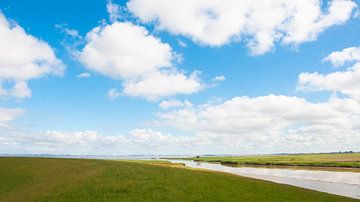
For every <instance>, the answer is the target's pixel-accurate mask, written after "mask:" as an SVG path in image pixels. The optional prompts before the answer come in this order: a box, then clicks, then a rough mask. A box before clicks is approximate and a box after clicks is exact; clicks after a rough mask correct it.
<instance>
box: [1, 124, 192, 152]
mask: <svg viewBox="0 0 360 202" xmlns="http://www.w3.org/2000/svg"><path fill="white" fill-rule="evenodd" d="M193 140H194V139H193V138H191V137H187V136H173V135H170V134H163V133H161V132H157V131H153V130H151V129H134V130H132V131H130V133H129V134H128V135H103V134H99V133H98V132H96V131H77V132H68V131H45V132H32V133H31V132H27V133H26V134H25V133H24V132H19V131H8V132H7V133H4V134H0V153H11V152H15V153H36V154H39V153H46V154H98V155H99V154H110V155H113V154H164V153H169V151H170V150H171V152H172V153H178V154H179V153H181V151H186V149H187V148H189V146H192V145H198V143H197V142H196V141H193ZM184 149H185V150H184ZM188 151H191V150H188Z"/></svg>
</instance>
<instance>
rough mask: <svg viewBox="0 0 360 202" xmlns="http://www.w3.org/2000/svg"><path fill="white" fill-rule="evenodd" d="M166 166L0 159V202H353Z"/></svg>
mask: <svg viewBox="0 0 360 202" xmlns="http://www.w3.org/2000/svg"><path fill="white" fill-rule="evenodd" d="M154 164H155V165H154ZM169 165H170V164H169V163H167V162H137V161H135V162H124V161H106V160H85V159H46V158H0V201H2V202H3V201H14V202H21V201H106V202H107V201H355V200H354V199H350V198H345V197H341V196H335V195H330V194H326V193H321V192H316V191H311V190H306V189H301V188H297V187H292V186H287V185H281V184H276V183H271V182H266V181H261V180H255V179H250V178H244V177H240V176H235V175H230V174H224V173H217V172H210V171H209V172H208V171H200V170H193V169H187V168H184V167H182V166H181V165H179V164H177V165H175V167H173V166H174V165H171V166H169Z"/></svg>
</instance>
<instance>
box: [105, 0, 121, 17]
mask: <svg viewBox="0 0 360 202" xmlns="http://www.w3.org/2000/svg"><path fill="white" fill-rule="evenodd" d="M106 11H107V12H108V14H109V19H110V22H116V21H117V20H119V19H120V6H119V5H117V4H114V3H113V2H112V1H111V0H109V1H108V2H107V4H106Z"/></svg>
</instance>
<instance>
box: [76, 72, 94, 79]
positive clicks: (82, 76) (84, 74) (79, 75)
mask: <svg viewBox="0 0 360 202" xmlns="http://www.w3.org/2000/svg"><path fill="white" fill-rule="evenodd" d="M76 77H77V78H79V79H85V78H90V77H91V74H90V73H89V72H83V73H80V74H78V75H77V76H76Z"/></svg>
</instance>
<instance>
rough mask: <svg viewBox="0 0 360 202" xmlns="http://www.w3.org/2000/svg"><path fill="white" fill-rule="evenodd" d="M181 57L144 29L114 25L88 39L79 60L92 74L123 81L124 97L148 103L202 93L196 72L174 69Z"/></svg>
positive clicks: (121, 23) (119, 24)
mask: <svg viewBox="0 0 360 202" xmlns="http://www.w3.org/2000/svg"><path fill="white" fill-rule="evenodd" d="M176 59H178V54H176V53H174V52H173V51H172V50H171V47H170V46H169V44H167V43H162V42H161V41H160V39H158V38H156V37H154V36H152V35H150V34H149V32H148V31H147V30H146V29H145V28H144V27H141V26H137V25H134V24H132V23H129V22H115V23H113V24H111V25H104V26H99V27H96V28H94V29H93V30H92V31H90V32H89V33H88V34H87V36H86V45H85V47H84V48H83V49H82V50H81V51H80V53H79V60H80V61H81V62H82V63H83V64H84V65H85V66H86V67H87V68H88V69H90V70H95V71H97V72H100V73H102V74H103V75H106V76H109V77H111V78H114V79H118V80H122V81H123V86H124V90H123V94H124V95H128V96H136V97H144V98H146V99H149V100H154V99H158V98H160V97H164V96H172V95H175V94H189V93H195V92H198V91H200V90H201V89H202V88H203V85H202V84H201V82H200V81H199V78H198V74H197V72H196V71H195V72H193V73H192V74H190V75H189V76H187V75H185V74H184V73H182V72H181V71H180V70H178V69H176V67H174V64H173V62H174V60H176Z"/></svg>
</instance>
